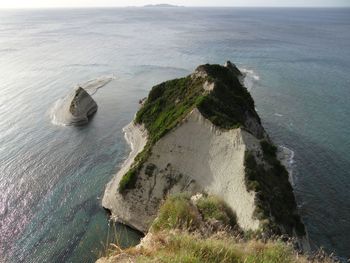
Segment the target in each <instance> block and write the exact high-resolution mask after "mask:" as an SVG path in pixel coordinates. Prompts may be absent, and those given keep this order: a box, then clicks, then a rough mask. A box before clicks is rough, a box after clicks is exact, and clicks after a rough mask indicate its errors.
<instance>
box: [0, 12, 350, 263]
mask: <svg viewBox="0 0 350 263" xmlns="http://www.w3.org/2000/svg"><path fill="white" fill-rule="evenodd" d="M228 59H229V60H231V61H233V62H235V63H236V64H237V65H238V66H239V67H240V68H244V69H247V70H249V72H250V73H249V77H250V85H249V88H250V90H251V93H252V95H253V97H254V99H255V101H256V107H257V110H258V112H259V114H260V116H261V118H262V119H263V122H264V126H265V127H266V129H267V130H268V132H269V134H270V135H271V137H272V138H273V140H274V141H275V142H276V143H277V144H279V145H284V146H286V147H288V148H289V149H291V150H293V151H294V153H295V155H294V156H295V158H294V163H293V167H294V170H293V178H294V182H295V191H296V195H297V199H298V203H299V205H300V211H301V214H302V217H303V219H304V221H305V223H306V226H307V228H308V230H309V235H310V238H311V241H312V244H313V245H314V246H315V247H320V246H323V247H325V248H326V249H327V250H328V251H334V252H336V253H337V254H338V255H340V256H343V257H350V245H349V244H350V193H349V188H350V173H349V171H350V152H349V149H350V133H349V130H350V120H349V116H350V103H349V99H350V75H349V68H350V9H278V8H275V9H254V8H251V9H244V8H237V9H230V8H146V9H144V8H120V9H59V10H11V11H10V10H7V11H6V10H1V11H0V262H93V261H94V260H95V259H96V257H97V256H98V253H99V251H101V250H102V247H103V246H102V243H105V240H106V238H107V232H108V224H107V216H106V214H105V212H104V211H103V209H102V208H101V206H100V202H101V196H102V195H103V191H104V187H105V185H106V183H107V182H108V181H109V180H110V179H111V178H112V176H113V173H114V172H115V171H116V170H117V169H118V167H119V166H120V165H121V164H122V162H123V160H124V159H125V158H126V156H127V154H128V152H129V148H128V146H127V145H126V142H125V141H124V138H123V134H122V127H123V126H125V125H126V124H127V123H128V122H129V121H130V120H131V119H132V118H133V115H134V113H135V112H136V111H137V107H138V99H139V98H142V97H144V96H146V95H147V93H148V91H149V89H150V88H151V87H152V85H154V84H156V83H158V82H160V81H163V80H167V79H170V78H175V77H180V76H184V75H186V74H189V73H190V72H191V71H193V70H194V68H195V67H196V66H197V65H199V64H202V63H224V62H225V61H226V60H228ZM111 75H114V76H115V79H114V80H113V81H112V82H110V83H108V84H107V85H106V86H105V87H103V88H101V89H100V90H99V91H98V92H97V93H96V94H95V95H94V99H95V100H96V101H97V103H98V105H99V109H98V112H97V114H96V115H95V116H94V117H93V119H92V120H91V122H90V123H89V124H88V125H87V126H84V127H79V128H77V127H63V126H57V125H54V124H53V123H52V122H51V118H50V110H51V109H52V107H53V106H54V104H55V102H56V101H57V100H58V99H59V98H61V97H63V96H65V95H66V94H67V93H68V92H70V91H71V89H72V88H73V86H74V85H76V84H77V83H85V82H87V81H89V80H91V79H96V78H100V77H104V76H111ZM116 229H117V232H118V233H119V235H121V236H122V237H123V243H124V245H127V244H129V243H133V242H136V241H137V238H138V235H137V233H135V232H132V231H130V230H127V229H125V228H123V227H122V226H119V225H118V226H116ZM126 233H127V234H126Z"/></svg>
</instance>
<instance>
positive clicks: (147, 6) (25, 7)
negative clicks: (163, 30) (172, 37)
mask: <svg viewBox="0 0 350 263" xmlns="http://www.w3.org/2000/svg"><path fill="white" fill-rule="evenodd" d="M78 8H80V9H92V8H160V9H164V8H350V5H339V6H328V5H324V6H278V5H277V6H272V5H271V6H243V5H239V6H227V5H226V6H224V5H223V6H211V5H207V6H202V5H201V6H199V5H198V6H195V5H194V6H189V5H186V6H185V5H173V6H169V7H158V6H157V5H154V7H152V5H140V6H116V5H111V6H35V7H29V6H24V7H0V10H16V9H17V10H23V9H78Z"/></svg>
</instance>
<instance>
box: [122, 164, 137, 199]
mask: <svg viewBox="0 0 350 263" xmlns="http://www.w3.org/2000/svg"><path fill="white" fill-rule="evenodd" d="M137 173H138V171H137V169H135V168H131V169H130V170H129V171H128V172H127V173H126V174H125V175H124V176H123V177H122V179H121V180H120V182H119V188H118V191H119V192H120V193H123V192H124V191H125V190H127V189H132V188H135V185H136V181H137Z"/></svg>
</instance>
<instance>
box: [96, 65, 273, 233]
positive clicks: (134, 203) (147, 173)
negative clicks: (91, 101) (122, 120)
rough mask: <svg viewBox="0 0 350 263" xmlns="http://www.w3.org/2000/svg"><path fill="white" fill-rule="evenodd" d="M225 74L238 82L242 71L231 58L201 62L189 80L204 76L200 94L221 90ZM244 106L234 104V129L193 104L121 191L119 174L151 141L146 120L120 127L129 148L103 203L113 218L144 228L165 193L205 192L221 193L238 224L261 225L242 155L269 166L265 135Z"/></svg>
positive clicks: (158, 141)
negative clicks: (237, 117)
mask: <svg viewBox="0 0 350 263" xmlns="http://www.w3.org/2000/svg"><path fill="white" fill-rule="evenodd" d="M213 72H215V74H217V75H213V74H214V73H213ZM214 77H215V78H214ZM226 77H227V78H228V77H229V78H228V79H229V80H230V81H231V78H232V79H234V80H235V81H236V80H238V81H239V83H242V79H241V78H242V74H241V73H240V72H239V70H238V69H237V68H236V67H235V66H234V65H233V64H231V63H230V62H228V63H227V64H226V65H225V67H223V66H219V65H215V67H213V68H211V66H210V65H204V66H200V67H198V68H197V70H196V71H195V72H194V73H193V74H192V75H191V76H190V78H191V80H189V81H198V80H201V79H202V82H200V83H202V94H203V96H207V95H208V94H212V93H213V92H220V91H219V90H216V89H217V87H219V85H222V83H224V84H225V85H226V86H227V85H228V86H229V85H231V82H230V81H226V82H225V78H226ZM220 78H223V79H220ZM196 83H197V82H196ZM232 83H234V84H232V85H241V84H239V83H238V82H232ZM226 88H228V89H230V87H226ZM239 88H241V87H239ZM152 96H154V95H152ZM213 96H216V95H215V94H214V95H213ZM249 98H250V95H249ZM149 100H151V99H150V98H149ZM145 103H146V104H147V101H146V102H145ZM176 103H178V102H177V101H176V102H175V104H176ZM242 105H243V104H242ZM242 105H239V107H237V109H238V110H239V112H240V111H242V112H243V114H241V115H243V116H240V117H242V120H240V123H241V125H237V126H235V127H233V126H232V128H223V127H219V125H215V124H214V123H215V122H219V121H218V120H217V118H216V117H215V116H214V117H213V116H212V115H210V114H211V112H210V111H207V110H205V109H203V107H202V106H197V105H194V107H193V108H191V110H190V111H189V112H188V113H186V115H185V116H184V117H183V118H182V119H181V121H180V122H179V123H177V124H176V125H175V126H174V127H173V128H172V129H171V130H170V131H167V132H166V134H164V135H163V136H162V137H161V138H159V139H158V140H157V141H156V142H154V143H153V144H152V145H151V148H150V149H151V150H150V153H149V155H148V156H147V159H146V160H145V161H144V162H143V164H142V166H141V168H140V169H139V170H138V173H137V180H136V182H135V184H134V186H133V187H130V189H126V190H125V191H123V192H121V191H120V190H118V189H119V185H120V181H121V180H122V177H123V176H124V175H125V174H126V173H127V172H128V171H129V169H130V168H132V167H134V165H135V163H137V161H135V157H136V156H137V155H138V154H139V153H141V152H142V151H143V150H144V149H145V147H147V143H150V141H149V137H150V134H149V131H148V130H147V125H146V127H145V126H144V125H143V124H137V123H136V122H135V121H134V122H132V123H131V124H129V125H128V126H127V127H126V128H125V129H124V131H125V136H126V139H127V141H128V143H129V144H130V146H131V149H132V151H131V153H130V156H129V158H128V159H127V160H126V161H125V163H124V165H123V167H122V168H121V170H120V171H119V172H118V173H117V175H116V176H115V177H114V178H113V179H112V181H111V182H109V184H108V185H107V187H106V190H105V194H104V197H103V200H102V205H103V207H104V208H106V209H108V210H109V211H110V212H111V215H112V218H113V219H114V220H116V221H118V222H121V223H124V224H126V225H129V226H131V227H132V228H135V229H137V230H139V231H142V232H144V233H146V232H147V231H148V229H149V227H150V224H151V223H152V222H153V220H154V218H155V216H156V214H157V211H158V208H159V206H160V204H161V202H162V201H163V200H164V198H165V197H166V196H167V195H168V194H172V193H178V192H184V191H187V192H190V193H191V194H195V193H198V192H206V193H208V194H211V195H216V196H218V197H220V198H222V199H223V200H224V201H225V202H226V203H227V204H228V205H229V206H230V207H231V208H232V210H233V211H235V213H236V215H237V220H238V224H239V226H240V227H241V228H242V229H244V230H257V229H258V228H259V227H260V226H261V219H259V218H258V217H257V216H256V208H257V202H256V200H257V193H256V192H255V191H252V190H251V189H248V187H247V182H246V180H247V179H246V166H245V160H246V159H245V158H246V154H247V153H248V152H249V153H252V154H253V156H255V158H256V160H257V163H258V164H259V165H262V166H265V167H268V166H269V165H268V164H265V163H264V161H263V158H262V156H263V150H262V146H261V141H262V140H267V141H269V138H268V136H267V134H266V132H265V130H264V128H263V127H262V125H261V123H260V119H259V117H258V115H257V114H256V112H255V110H254V107H250V109H249V110H248V109H246V108H245V106H244V105H243V106H242ZM143 107H144V106H143ZM228 107H230V105H228ZM214 110H215V109H214ZM218 114H220V113H218ZM271 213H272V215H271V217H272V219H274V215H273V212H271Z"/></svg>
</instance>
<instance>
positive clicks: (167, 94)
mask: <svg viewBox="0 0 350 263" xmlns="http://www.w3.org/2000/svg"><path fill="white" fill-rule="evenodd" d="M198 72H199V73H198ZM197 73H198V74H199V75H201V76H197V75H196V74H194V75H190V76H187V77H185V78H180V79H174V80H170V81H166V82H164V83H161V84H159V85H157V86H154V87H153V88H152V90H151V91H150V93H149V95H148V98H147V100H146V101H145V103H144V105H143V106H142V108H141V109H140V110H139V111H138V112H137V114H136V119H135V122H136V123H138V124H144V125H145V127H146V129H147V131H148V135H149V138H148V143H147V145H146V147H145V149H144V150H143V152H141V153H140V154H139V155H138V156H137V157H136V158H135V163H134V165H133V166H132V168H131V169H130V171H129V172H128V173H126V174H125V175H124V177H123V178H122V180H121V181H120V184H119V192H120V193H124V192H125V191H126V190H128V189H132V188H134V187H135V185H136V182H137V175H138V173H139V172H140V170H141V168H142V165H143V163H144V162H145V161H146V160H147V158H148V156H149V154H150V152H151V148H152V146H153V145H154V144H155V143H156V142H157V141H158V140H159V139H160V138H161V137H163V136H164V135H165V134H167V133H168V132H169V131H171V130H172V129H173V128H174V127H176V126H177V125H178V124H179V123H180V122H181V121H183V120H184V118H185V117H186V116H187V115H188V113H189V112H190V111H191V110H192V109H194V108H195V107H196V108H198V110H199V111H200V112H201V113H202V115H203V116H204V117H205V118H207V119H208V120H210V121H211V122H212V123H213V124H214V125H216V126H217V127H219V128H223V129H232V128H237V127H244V124H245V121H246V119H247V116H252V117H254V118H256V120H257V121H258V122H259V123H260V119H259V116H258V115H257V114H256V112H255V109H254V101H253V99H252V97H251V96H250V94H249V92H248V91H247V89H246V88H245V87H244V86H242V84H241V83H240V77H241V73H240V72H239V70H238V69H237V68H228V67H224V66H220V65H209V64H206V65H202V66H200V67H198V68H197ZM205 84H207V85H210V84H213V85H215V88H214V89H213V90H212V91H208V90H205V89H204V88H203V86H204V85H205Z"/></svg>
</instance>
